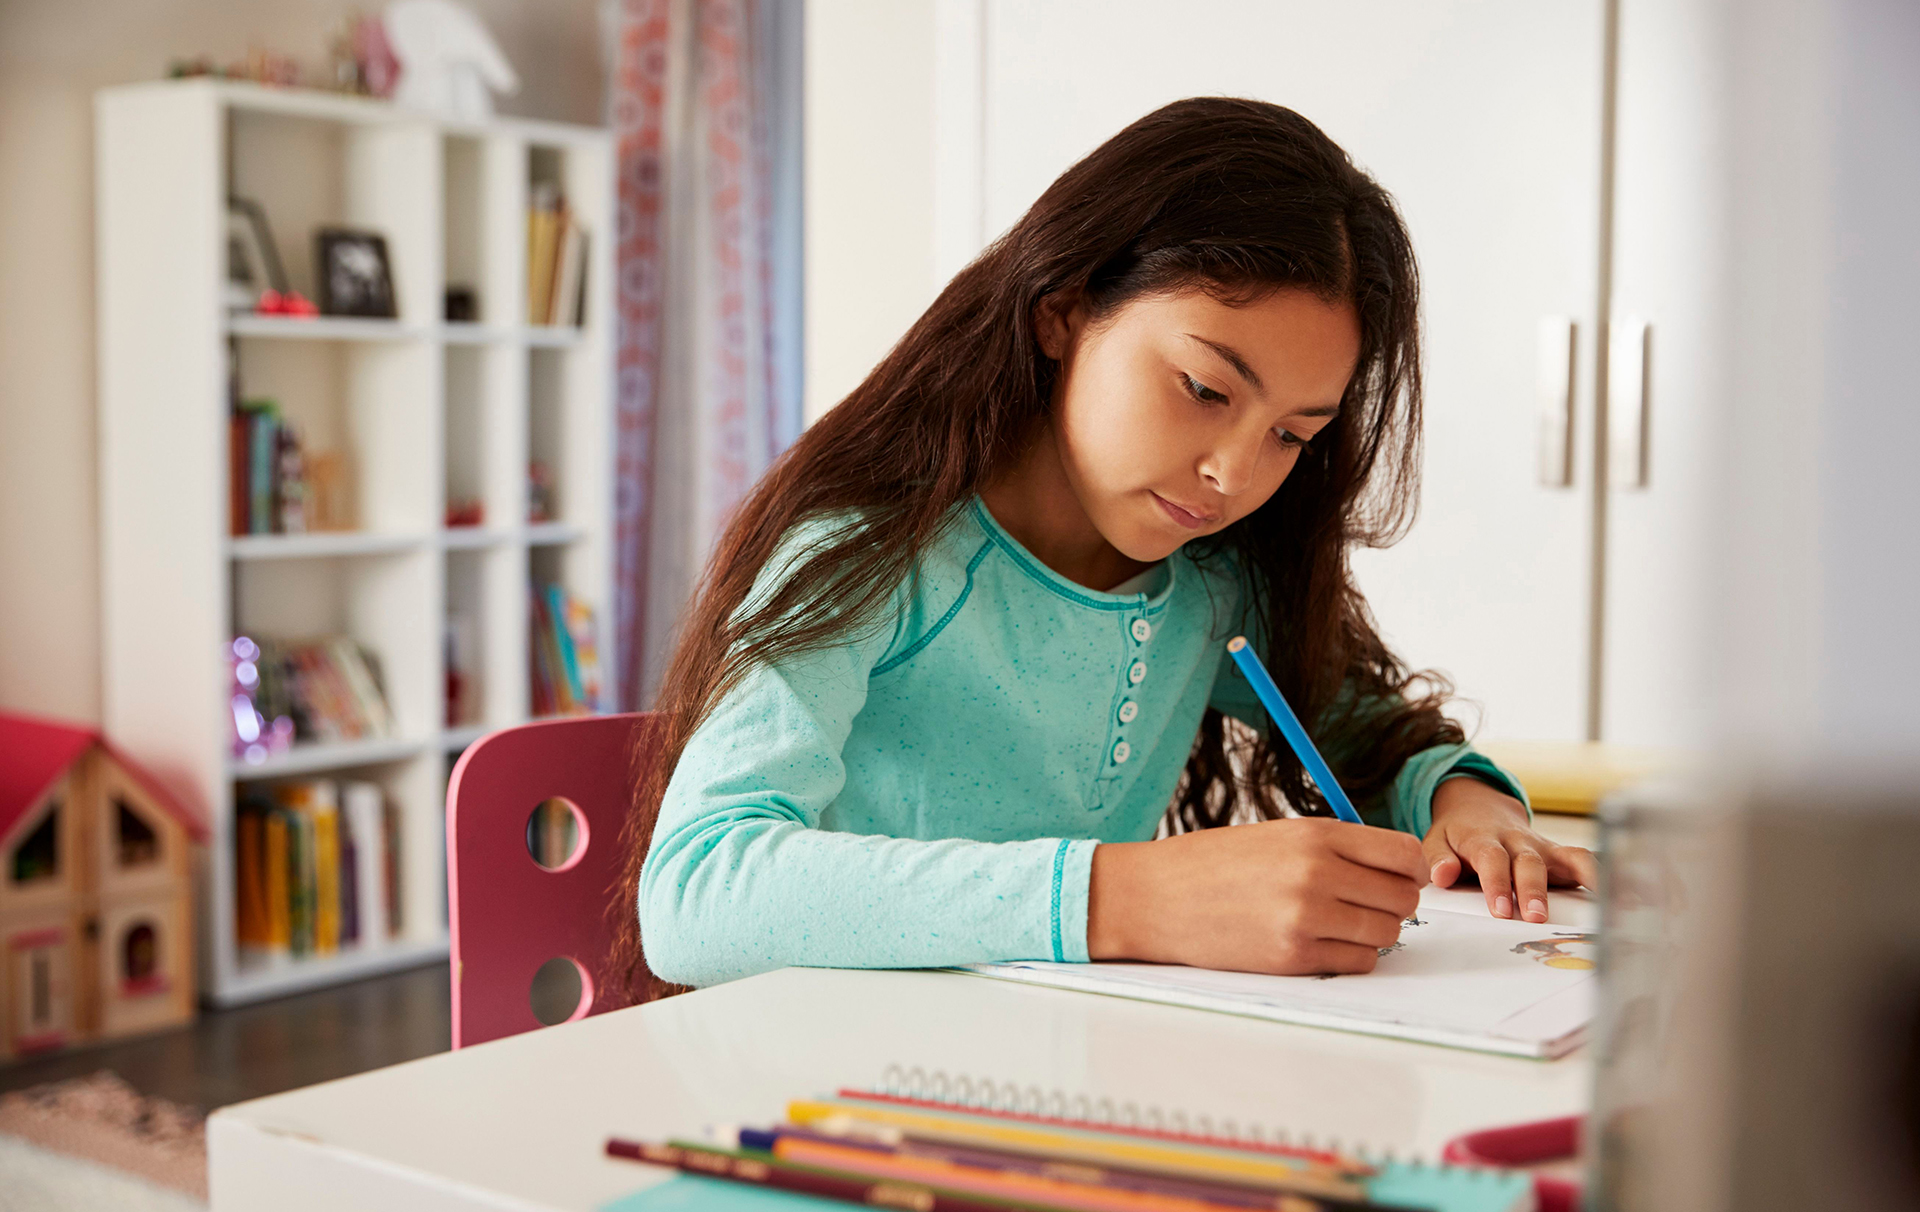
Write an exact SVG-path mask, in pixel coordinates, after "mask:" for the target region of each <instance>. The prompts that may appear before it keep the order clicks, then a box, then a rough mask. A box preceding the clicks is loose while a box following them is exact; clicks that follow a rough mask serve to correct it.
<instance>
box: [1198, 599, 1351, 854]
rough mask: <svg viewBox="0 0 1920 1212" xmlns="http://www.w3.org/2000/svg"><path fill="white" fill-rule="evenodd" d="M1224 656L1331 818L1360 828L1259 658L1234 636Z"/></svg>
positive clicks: (1240, 637)
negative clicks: (1249, 687)
mask: <svg viewBox="0 0 1920 1212" xmlns="http://www.w3.org/2000/svg"><path fill="white" fill-rule="evenodd" d="M1227 652H1228V654H1229V655H1231V656H1232V657H1233V663H1234V664H1236V665H1238V666H1240V672H1241V673H1243V674H1245V675H1246V676H1247V681H1248V682H1251V683H1252V684H1253V692H1254V693H1255V694H1257V695H1259V696H1260V702H1261V704H1262V705H1263V706H1265V707H1266V709H1267V714H1268V715H1270V716H1272V717H1273V722H1274V723H1275V724H1278V725H1279V726H1280V734H1281V735H1282V736H1284V737H1286V738H1287V744H1289V745H1291V746H1293V752H1294V755H1295V756H1296V757H1298V758H1299V759H1300V764H1301V765H1302V766H1305V767H1306V768H1307V773H1308V774H1310V775H1312V776H1313V785H1314V786H1316V787H1318V788H1319V789H1320V794H1321V795H1323V796H1325V797H1326V800H1327V804H1328V805H1329V806H1330V807H1332V809H1333V812H1334V815H1335V816H1338V817H1339V818H1340V819H1341V820H1343V821H1345V822H1347V823H1348V824H1349V825H1360V824H1364V823H1365V822H1363V821H1362V820H1361V819H1360V814H1359V813H1358V812H1355V811H1354V810H1353V801H1352V800H1349V799H1348V798H1347V793H1346V792H1345V791H1344V790H1342V789H1341V787H1340V780H1339V779H1336V778H1334V777H1333V769H1332V767H1330V766H1328V765H1327V760H1326V759H1325V758H1323V757H1321V756H1320V751H1319V750H1318V749H1316V748H1314V746H1313V738H1312V737H1309V736H1308V735H1307V730H1306V729H1305V728H1303V727H1301V725H1300V717H1299V716H1297V715H1295V714H1293V708H1292V707H1289V706H1288V705H1287V700H1286V698H1285V696H1283V695H1282V694H1281V693H1280V687H1279V686H1277V685H1275V684H1274V681H1273V675H1272V674H1270V673H1268V672H1267V667H1266V666H1265V665H1262V664H1261V663H1260V658H1259V657H1257V656H1255V655H1254V654H1253V645H1251V644H1249V643H1247V637H1246V636H1243V635H1237V636H1234V637H1233V638H1232V639H1230V640H1228V641H1227Z"/></svg>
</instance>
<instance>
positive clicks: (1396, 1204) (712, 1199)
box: [599, 1066, 1535, 1212]
mask: <svg viewBox="0 0 1920 1212" xmlns="http://www.w3.org/2000/svg"><path fill="white" fill-rule="evenodd" d="M884 1087H885V1088H884V1089H881V1090H842V1091H840V1092H839V1094H838V1095H837V1096H835V1097H832V1098H829V1099H824V1100H817V1101H822V1102H827V1103H832V1104H837V1105H840V1106H844V1107H846V1108H848V1109H849V1110H851V1111H853V1112H855V1113H856V1114H879V1115H886V1114H888V1113H889V1112H904V1113H907V1114H911V1115H926V1114H931V1115H940V1116H946V1117H950V1118H951V1119H952V1121H953V1122H954V1123H955V1124H956V1125H960V1124H964V1123H966V1122H968V1121H971V1122H975V1123H980V1124H994V1123H1001V1124H1006V1123H1016V1124H1020V1125H1027V1126H1034V1127H1040V1128H1045V1129H1058V1130H1060V1131H1061V1132H1064V1133H1070V1134H1074V1135H1076V1136H1082V1137H1092V1138H1106V1139H1109V1140H1115V1141H1122V1142H1124V1141H1127V1140H1134V1141H1139V1142H1141V1144H1143V1145H1146V1146H1148V1147H1152V1146H1154V1145H1159V1144H1167V1145H1173V1146H1178V1147H1181V1148H1184V1149H1186V1150H1188V1151H1190V1152H1191V1151H1196V1150H1197V1151H1200V1152H1201V1153H1203V1154H1207V1155H1216V1156H1221V1157H1227V1158H1231V1157H1243V1158H1244V1157H1255V1158H1258V1157H1265V1158H1268V1159H1271V1160H1273V1161H1276V1162H1279V1161H1285V1162H1286V1163H1287V1164H1294V1165H1301V1166H1305V1167H1309V1168H1311V1169H1312V1170H1314V1171H1316V1172H1317V1173H1319V1174H1322V1175H1334V1176H1337V1177H1339V1178H1341V1179H1346V1180H1351V1181H1352V1182H1353V1183H1354V1184H1357V1190H1356V1191H1355V1192H1354V1195H1355V1196H1356V1197H1359V1198H1364V1200H1365V1201H1366V1203H1367V1205H1368V1206H1369V1207H1380V1208H1383V1209H1385V1208H1391V1209H1395V1210H1403V1209H1427V1210H1429V1212H1529V1210H1531V1209H1533V1208H1534V1207H1535V1193H1534V1186H1533V1181H1532V1179H1531V1178H1530V1177H1529V1176H1528V1175H1526V1174H1524V1173H1519V1172H1514V1171H1501V1170H1487V1169H1468V1168H1463V1167H1455V1166H1448V1165H1444V1164H1439V1165H1430V1164H1427V1163H1425V1162H1420V1161H1405V1160H1395V1159H1388V1158H1384V1157H1377V1156H1372V1155H1370V1153H1369V1151H1368V1150H1366V1149H1365V1148H1364V1147H1362V1148H1359V1149H1357V1150H1340V1151H1338V1152H1336V1151H1334V1150H1332V1149H1330V1148H1316V1147H1314V1146H1313V1144H1312V1143H1311V1142H1310V1141H1304V1140H1303V1141H1294V1140H1289V1139H1288V1138H1287V1136H1286V1135H1285V1134H1284V1133H1272V1132H1266V1131H1263V1130H1261V1129H1260V1128H1258V1127H1255V1126H1251V1125H1248V1126H1245V1127H1238V1126H1235V1125H1232V1124H1230V1123H1222V1124H1215V1123H1214V1122H1212V1121H1210V1120H1208V1119H1206V1118H1194V1119H1189V1118H1188V1117H1187V1116H1186V1115H1185V1114H1184V1113H1181V1112H1172V1113H1166V1112H1163V1111H1161V1110H1159V1109H1147V1110H1145V1111H1142V1110H1140V1109H1138V1108H1137V1107H1135V1106H1133V1105H1132V1104H1120V1105H1116V1104H1115V1103H1113V1102H1112V1101H1111V1100H1106V1099H1102V1100H1097V1101H1095V1100H1089V1099H1086V1098H1070V1097H1068V1096H1066V1095H1065V1094H1063V1093H1060V1092H1054V1093H1051V1094H1047V1093H1042V1092H1039V1091H1034V1090H1030V1089H1022V1088H1018V1087H1016V1086H1013V1085H1011V1084H1009V1085H1005V1086H995V1085H993V1084H991V1083H982V1084H981V1085H978V1086H975V1085H973V1084H971V1083H970V1082H968V1080H967V1079H965V1078H957V1079H949V1078H948V1076H947V1075H946V1074H944V1073H938V1072H936V1073H932V1074H928V1073H926V1072H925V1071H923V1070H919V1069H914V1070H911V1071H906V1072H903V1071H902V1070H900V1069H899V1068H898V1067H897V1066H896V1067H893V1068H891V1069H890V1070H889V1072H888V1074H887V1076H886V1081H885V1082H884ZM1123 1147H1124V1146H1123ZM1362 1192H1364V1195H1362V1194H1361V1193H1362ZM796 1201H798V1202H796ZM1334 1204H1340V1205H1342V1206H1348V1205H1346V1203H1345V1201H1342V1200H1333V1201H1326V1202H1323V1201H1322V1200H1320V1199H1317V1198H1314V1197H1312V1196H1307V1197H1304V1198H1300V1199H1298V1200H1295V1201H1288V1202H1284V1203H1283V1204H1282V1205H1281V1206H1294V1207H1300V1208H1303V1209H1304V1208H1315V1207H1322V1206H1333V1205H1334ZM823 1206H827V1205H823V1204H822V1203H821V1202H820V1201H818V1200H815V1199H813V1198H812V1197H809V1196H804V1195H795V1194H791V1193H789V1192H784V1191H776V1190H771V1189H767V1188H759V1187H750V1186H748V1187H743V1186H739V1185H735V1184H729V1183H725V1182H720V1181H717V1180H712V1179H706V1178H700V1177H681V1178H676V1179H672V1180H669V1181H667V1182H664V1183H659V1184H656V1185H654V1186H651V1187H648V1188H646V1189H645V1190H642V1191H637V1192H634V1193H633V1194H631V1195H628V1196H625V1197H622V1198H621V1199H618V1200H615V1201H613V1202H611V1203H608V1204H604V1205H602V1206H601V1208H600V1209H599V1212H680V1210H681V1209H688V1210H691V1209H696V1208H697V1209H705V1210H713V1212H801V1209H804V1208H807V1207H813V1208H819V1207H823ZM900 1206H902V1207H908V1206H912V1205H909V1204H905V1203H903V1204H901V1205H900Z"/></svg>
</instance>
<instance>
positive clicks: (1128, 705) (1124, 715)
mask: <svg viewBox="0 0 1920 1212" xmlns="http://www.w3.org/2000/svg"><path fill="white" fill-rule="evenodd" d="M1139 714H1140V704H1138V703H1136V702H1134V701H1133V700H1132V699H1128V700H1127V701H1126V702H1124V703H1122V704H1120V722H1121V723H1122V724H1131V723H1133V719H1134V717H1135V716H1137V715H1139Z"/></svg>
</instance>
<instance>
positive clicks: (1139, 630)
mask: <svg viewBox="0 0 1920 1212" xmlns="http://www.w3.org/2000/svg"><path fill="white" fill-rule="evenodd" d="M1152 634H1153V624H1151V623H1149V622H1147V621H1146V620H1145V619H1135V620H1134V621H1133V638H1134V639H1136V640H1138V641H1140V642H1141V643H1142V644H1144V643H1146V642H1147V638H1148V637H1149V636H1151V635H1152Z"/></svg>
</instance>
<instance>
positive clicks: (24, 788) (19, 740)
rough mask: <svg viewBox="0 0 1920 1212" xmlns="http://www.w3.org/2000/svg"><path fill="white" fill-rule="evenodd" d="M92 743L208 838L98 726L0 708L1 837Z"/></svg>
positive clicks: (189, 829) (198, 836) (201, 836)
mask: <svg viewBox="0 0 1920 1212" xmlns="http://www.w3.org/2000/svg"><path fill="white" fill-rule="evenodd" d="M94 745H100V746H103V747H104V748H105V749H106V751H107V752H108V753H109V754H111V755H112V756H113V760H114V761H116V762H118V763H120V767H121V769H123V770H125V771H126V772H127V776H128V777H129V778H131V779H133V780H134V781H135V782H137V783H139V784H140V786H141V789H142V790H144V791H145V792H146V793H147V794H148V795H150V796H152V797H153V801H154V802H155V803H156V804H159V805H160V807H161V808H162V809H164V810H165V811H166V812H167V814H168V815H169V816H171V817H173V819H175V820H177V821H179V822H180V823H181V824H182V825H183V826H185V827H186V830H187V832H188V833H189V834H191V835H192V836H193V837H194V838H195V839H197V840H199V841H205V840H206V838H207V827H206V825H205V824H203V823H202V822H201V820H200V818H199V817H197V816H195V815H194V814H193V813H191V812H188V811H187V810H186V808H185V807H183V806H182V805H181V804H180V802H179V801H178V800H176V799H174V798H173V796H171V795H169V794H167V790H166V788H164V787H162V786H161V785H160V783H159V781H158V780H157V779H155V778H154V777H153V776H152V775H150V774H148V773H147V772H146V771H145V770H142V769H141V768H140V766H139V764H138V763H136V762H133V761H131V760H130V759H128V757H127V755H126V754H124V753H121V752H120V751H119V750H117V749H115V748H114V747H113V745H112V744H111V743H109V742H108V740H107V738H106V737H105V736H103V735H101V733H100V731H99V730H98V729H96V728H81V727H77V726H75V725H72V724H57V723H55V722H54V721H52V720H41V719H35V718H33V717H32V716H26V715H11V714H9V713H7V712H4V711H0V837H5V836H6V835H7V833H8V831H9V830H11V829H12V828H13V826H14V823H15V822H16V821H18V820H19V819H20V817H21V814H23V813H24V812H26V811H27V809H29V808H31V807H33V806H34V805H35V804H37V803H39V802H40V797H41V796H43V795H45V794H46V792H47V788H49V787H51V786H53V784H54V781H55V780H57V779H58V778H59V777H60V776H61V775H63V774H65V773H66V772H67V767H69V766H71V765H73V764H74V763H75V762H77V761H79V760H80V757H81V755H82V754H84V753H86V751H87V750H88V749H90V748H92V747H93V746H94Z"/></svg>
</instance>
